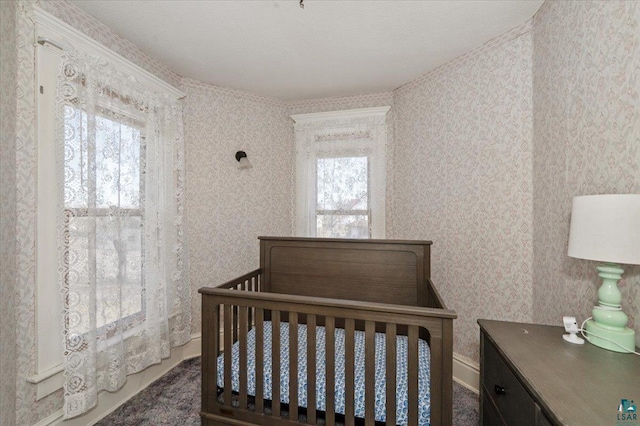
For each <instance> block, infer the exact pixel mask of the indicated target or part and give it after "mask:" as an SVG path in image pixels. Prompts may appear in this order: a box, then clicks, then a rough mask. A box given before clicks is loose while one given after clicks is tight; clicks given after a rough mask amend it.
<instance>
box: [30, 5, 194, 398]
mask: <svg viewBox="0 0 640 426" xmlns="http://www.w3.org/2000/svg"><path fill="white" fill-rule="evenodd" d="M33 21H34V23H35V31H34V36H35V39H34V40H33V45H34V46H35V81H34V85H35V88H36V90H35V94H36V99H35V101H36V104H35V106H36V111H35V112H36V122H35V125H36V141H37V144H36V147H37V148H36V162H37V196H36V197H37V198H36V203H37V208H36V235H35V252H36V272H35V280H36V295H35V296H36V300H35V310H36V317H35V324H36V341H35V352H36V353H35V361H36V362H35V371H34V372H33V375H32V376H29V377H28V378H27V381H28V382H30V383H33V384H36V385H37V386H36V399H38V400H39V399H41V398H43V397H45V396H47V395H49V394H51V393H53V392H55V391H57V390H59V389H60V388H62V386H63V383H64V377H63V374H62V371H63V352H64V349H63V339H62V338H61V336H62V335H63V333H62V328H63V321H62V311H63V297H62V295H61V291H60V286H59V282H58V266H59V265H58V258H57V255H56V253H57V249H58V244H57V242H58V230H57V224H56V218H55V212H56V211H57V209H58V204H57V202H58V194H59V193H60V192H59V190H61V188H59V187H58V185H57V183H56V181H57V174H56V173H57V171H56V164H55V163H56V162H55V160H54V159H55V158H56V155H57V154H56V149H55V134H56V130H55V129H56V123H55V115H56V113H55V108H56V98H55V97H56V86H57V83H58V81H57V78H58V71H59V66H60V63H61V55H62V47H64V45H65V44H66V43H69V44H70V45H73V46H76V47H78V48H81V49H83V51H85V52H90V53H92V54H95V55H97V56H101V57H102V58H104V59H105V60H106V61H108V62H109V63H110V64H113V65H114V66H115V67H117V68H118V69H119V70H120V71H122V72H123V73H126V74H128V75H131V76H134V77H135V78H136V80H137V81H138V82H139V83H140V85H141V87H144V88H145V89H147V90H150V91H152V92H154V93H162V94H165V95H167V96H168V97H171V98H173V99H178V98H181V97H183V96H184V94H183V93H181V92H179V91H178V90H176V89H175V88H173V87H172V86H170V85H169V84H167V83H165V82H163V81H161V80H159V79H158V78H157V77H155V76H153V75H152V74H150V73H148V72H147V71H144V70H142V69H141V68H139V67H137V66H136V65H134V64H132V63H131V62H129V61H127V60H125V59H124V58H122V57H121V56H119V55H117V54H116V53H114V52H112V51H110V50H109V49H107V48H105V47H104V46H103V45H101V44H99V43H97V42H95V41H94V40H92V39H90V38H88V37H87V36H86V35H85V34H83V33H81V32H80V31H78V30H76V29H75V28H73V27H71V26H69V25H67V24H65V23H64V22H62V21H60V20H59V19H57V18H55V17H53V16H52V15H50V14H49V13H47V12H46V11H44V10H42V9H40V8H39V7H38V6H35V5H34V6H33ZM58 43H59V44H58ZM109 104H110V105H109V106H105V108H104V114H103V118H104V120H109V121H111V122H112V124H111V126H112V127H113V128H115V127H119V128H120V130H123V127H122V126H123V125H124V126H127V127H129V128H130V130H131V131H132V132H138V133H139V135H138V136H139V139H140V140H139V142H140V144H139V145H140V147H139V149H140V152H139V158H140V160H139V161H143V160H141V159H142V158H144V152H143V150H144V134H143V132H142V129H141V127H140V126H138V125H136V124H135V123H136V120H137V117H133V116H131V115H129V116H128V117H124V115H123V111H121V110H119V109H118V108H117V107H114V105H116V104H117V103H116V102H113V103H112V102H109ZM69 112H70V113H71V111H69ZM76 113H79V114H82V112H81V111H76ZM118 117H120V118H122V120H120V119H119V118H118ZM105 122H106V121H105ZM133 145H136V144H133ZM131 164H132V165H133V166H134V167H138V170H141V168H140V166H139V165H137V166H136V165H134V163H131ZM87 182H88V180H86V179H85V184H86V183H87ZM143 182H144V180H143V179H141V178H140V179H139V182H138V183H137V184H134V185H130V188H132V189H133V191H134V192H138V191H142V189H143V188H142V185H144V183H143ZM108 201H109V200H107V202H105V204H104V205H100V206H96V207H94V208H93V211H90V210H89V207H88V205H65V209H64V212H65V215H64V216H65V220H66V224H68V226H69V228H68V229H67V228H66V227H65V231H64V233H65V235H68V233H70V232H73V229H72V228H73V227H74V226H76V225H77V224H78V223H79V222H81V221H82V220H83V218H85V217H87V214H88V213H89V212H90V213H91V214H92V215H93V214H94V213H96V214H97V215H98V216H99V215H101V214H105V215H106V214H107V212H108V213H109V214H110V215H111V216H115V217H123V218H126V219H123V221H122V226H124V227H125V228H126V227H129V228H131V230H132V232H130V233H129V235H127V232H124V235H126V237H127V238H125V239H126V240H127V241H123V243H124V245H125V249H126V248H127V247H128V248H129V249H131V247H132V246H135V247H136V248H135V250H136V251H139V252H140V253H143V252H144V247H143V246H142V244H143V241H144V240H143V239H139V238H137V237H136V235H137V234H138V233H142V232H144V229H143V228H140V227H139V226H136V225H135V224H134V222H136V221H138V222H141V221H142V219H143V218H144V209H143V208H141V207H140V206H141V205H142V204H138V205H133V204H132V205H126V203H125V204H123V203H113V202H111V203H110V202H108ZM120 201H121V200H120ZM115 205H117V206H118V207H115ZM94 216H95V215H94ZM74 221H75V222H76V223H73V222H74ZM127 221H128V222H129V223H125V222H127ZM116 222H117V221H116ZM65 226H66V225H65ZM138 246H139V247H140V248H139V249H138V248H137V247H138ZM118 249H122V247H113V249H112V250H114V251H117V250H118ZM63 259H64V257H63ZM64 261H65V262H66V261H73V259H68V258H67V259H66V260H64ZM120 266H121V267H118V268H117V269H118V270H117V271H115V272H114V274H116V275H117V274H126V275H127V277H130V278H131V281H132V284H133V287H135V286H136V285H137V287H138V288H137V289H136V290H135V291H134V294H133V297H132V303H131V306H130V307H129V308H125V310H127V309H128V311H129V312H128V314H127V315H125V316H124V318H122V319H121V320H120V323H121V324H120V326H121V329H122V328H123V326H124V328H125V329H127V330H131V331H133V330H134V329H135V326H136V324H140V323H141V321H142V320H143V319H144V317H143V314H142V312H144V304H145V301H144V297H139V295H140V294H144V271H143V270H141V269H139V270H136V271H134V270H132V269H131V268H130V267H129V265H126V264H123V265H120ZM67 302H68V301H67ZM105 312H106V315H105V317H104V318H105V320H103V321H102V322H101V323H100V322H98V323H99V329H98V333H100V332H102V333H103V334H104V335H105V336H106V340H105V341H106V344H107V345H108V344H109V329H110V326H111V324H112V322H111V321H109V317H110V315H109V308H106V309H105ZM111 317H113V315H111Z"/></svg>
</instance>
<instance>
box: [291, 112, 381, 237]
mask: <svg viewBox="0 0 640 426" xmlns="http://www.w3.org/2000/svg"><path fill="white" fill-rule="evenodd" d="M388 110H389V108H388V107H383V108H366V109H361V110H348V111H337V112H333V113H320V114H301V115H295V116H292V118H293V119H294V120H295V121H296V127H295V130H296V172H295V180H296V200H295V210H296V216H295V218H296V220H295V232H296V235H299V236H310V237H326V238H384V236H385V194H386V123H385V115H386V113H387V111H388Z"/></svg>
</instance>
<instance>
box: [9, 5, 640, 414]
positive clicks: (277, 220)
mask: <svg viewBox="0 0 640 426" xmlns="http://www.w3.org/2000/svg"><path fill="white" fill-rule="evenodd" d="M34 3H36V4H38V5H40V6H41V7H43V8H44V9H45V10H47V11H49V12H51V13H53V14H54V15H56V16H58V17H59V18H61V19H63V20H64V21H65V22H67V23H69V24H71V25H73V26H74V27H76V28H78V29H79V30H81V31H83V32H85V33H86V34H88V35H89V36H90V37H92V38H94V39H96V40H97V41H99V42H101V43H103V44H105V45H107V46H108V47H110V48H111V49H113V50H114V51H116V52H118V53H120V54H121V55H122V56H124V57H125V58H127V59H129V60H131V61H132V62H134V63H136V64H137V65H139V66H141V67H142V68H144V69H146V70H148V71H150V72H152V73H153V74H155V75H157V76H158V77H159V78H162V79H163V80H165V81H167V82H168V83H170V84H173V85H174V86H177V87H181V89H182V90H183V91H184V92H185V93H186V95H187V97H186V99H185V103H184V122H185V142H186V150H187V157H186V162H187V164H186V169H187V177H186V178H187V233H188V236H189V239H190V255H191V281H192V297H193V301H194V303H193V307H194V312H193V315H192V318H193V322H192V332H194V333H197V332H198V331H199V330H200V318H201V316H200V312H199V309H200V299H199V297H198V295H197V289H198V288H199V287H201V286H205V285H215V284H217V283H221V282H223V281H225V280H227V279H230V278H233V277H234V276H236V275H238V274H241V273H244V272H246V271H248V270H250V269H252V268H255V267H257V266H258V263H259V259H258V250H259V247H258V241H257V236H258V235H263V234H272V235H276V234H277V235H290V234H291V233H292V229H293V223H292V217H293V216H292V212H293V210H292V207H293V200H295V194H294V193H293V187H292V176H293V174H292V173H293V164H294V163H293V122H292V121H291V120H290V118H289V115H292V114H300V113H309V112H320V111H333V110H343V109H353V108H364V107H372V106H391V110H390V112H389V114H388V115H387V129H388V138H387V139H388V146H389V150H390V151H389V152H388V158H389V161H390V167H389V168H388V176H387V182H388V190H387V237H388V238H412V239H431V240H433V241H434V245H433V251H432V256H433V261H432V277H433V280H434V282H435V283H436V285H437V286H438V289H439V290H440V292H441V294H442V296H443V297H444V299H445V301H446V302H447V304H448V305H449V307H451V308H452V309H454V310H456V311H457V312H458V315H459V318H458V319H457V320H456V322H455V325H454V327H455V329H454V331H455V333H454V336H455V342H454V344H455V347H454V350H455V352H456V353H457V354H458V355H460V356H462V357H464V358H467V359H469V360H472V361H473V360H477V359H478V328H477V326H476V319H477V318H496V319H504V320H514V321H535V322H542V323H554V324H558V323H559V318H560V317H561V316H562V315H563V314H566V313H571V314H574V315H577V316H578V317H581V318H582V319H583V318H584V317H586V316H588V315H589V311H590V309H591V305H592V304H593V303H594V302H595V300H596V297H595V294H596V290H597V282H596V281H597V277H596V274H595V271H594V268H593V264H592V263H591V262H586V261H579V260H574V259H570V258H568V257H567V256H566V244H567V237H568V224H569V215H570V206H571V197H572V196H573V195H578V194H587V193H603V192H635V193H638V192H640V173H639V168H640V140H638V135H640V128H639V126H640V105H639V102H640V101H639V95H638V90H639V88H640V84H639V83H638V81H637V79H638V78H639V77H638V76H639V75H640V73H639V72H638V69H640V30H639V28H640V27H639V26H638V23H639V22H640V4H638V3H636V2H632V1H626V2H601V1H595V2H588V1H552V0H547V2H546V3H545V4H544V5H543V7H542V9H541V10H540V11H539V12H538V14H537V15H536V16H535V18H534V19H533V20H532V21H529V22H527V23H524V24H523V25H521V26H519V27H517V28H514V29H513V30H511V31H508V32H506V33H505V34H503V35H501V36H500V37H497V38H496V39H494V40H491V41H489V42H488V43H485V44H483V45H482V46H479V47H478V48H476V49H474V50H473V51H471V52H469V53H467V54H465V55H463V56H461V57H459V58H457V59H455V60H454V61H451V62H449V63H448V64H445V65H443V66H442V67H440V68H438V69H435V70H433V71H430V72H428V73H426V74H424V75H423V76H421V77H419V78H417V79H416V80H414V81H412V82H410V83H408V84H406V85H404V86H402V87H400V88H398V89H396V90H395V91H393V92H385V93H377V94H371V95H361V96H351V97H344V98H327V99H316V100H303V101H293V102H284V101H280V100H278V99H273V98H265V97H261V96H258V95H254V94H251V93H246V92H240V91H237V90H233V89H227V88H221V87H216V86H211V85H207V84H203V83H200V82H197V81H194V80H189V79H182V78H181V77H180V76H178V75H177V74H175V73H174V72H173V71H172V70H171V69H169V68H168V67H167V66H165V65H164V64H162V63H160V62H158V61H157V60H155V59H153V58H151V57H149V56H147V55H145V54H144V53H143V52H140V51H139V50H138V49H137V48H136V47H135V46H134V45H133V44H132V43H131V42H129V41H127V40H125V39H122V38H121V37H119V36H118V35H117V34H115V33H113V32H112V31H111V30H110V29H109V28H107V27H106V26H105V25H103V24H101V23H100V22H98V21H97V20H95V19H94V18H93V17H91V16H89V15H87V14H86V13H84V12H82V11H80V10H79V9H78V8H77V7H75V6H74V5H73V4H71V3H69V2H68V1H66V0H49V1H46V0H19V1H16V2H7V1H0V7H1V11H2V13H1V14H0V15H1V18H0V19H1V21H0V23H1V27H0V37H1V40H0V49H1V50H0V52H1V55H2V60H1V61H0V62H1V66H2V77H1V78H0V90H1V91H2V93H3V94H5V93H12V92H15V93H16V98H15V100H16V102H15V103H13V102H11V101H10V100H9V101H8V100H7V99H10V97H6V96H3V98H2V105H1V106H2V108H1V115H0V117H1V118H2V122H1V123H0V126H1V127H0V129H1V131H2V140H1V141H0V143H1V145H0V146H1V148H2V151H3V155H2V158H1V159H0V161H1V163H0V165H1V166H2V169H1V170H0V178H2V181H3V182H4V183H8V184H6V185H3V186H2V193H1V196H2V211H1V213H2V223H0V243H1V244H2V249H3V250H5V249H7V250H11V249H12V248H13V247H14V248H15V265H13V263H12V260H11V258H12V256H10V255H9V256H4V253H3V257H2V262H3V263H2V265H1V266H2V268H0V269H1V271H0V274H1V276H0V278H2V282H3V283H6V282H9V283H14V282H15V286H12V285H9V286H8V291H9V292H11V291H14V292H15V300H11V299H7V298H5V297H4V294H5V293H4V292H5V291H7V286H6V285H4V286H3V290H2V291H3V297H0V308H1V309H2V312H3V315H2V323H1V324H0V332H2V341H3V345H2V353H1V361H0V362H1V363H2V364H1V365H0V367H1V368H0V375H1V376H0V378H1V379H2V382H1V383H2V384H1V385H0V386H1V387H0V394H1V395H2V398H1V400H0V409H2V417H0V423H2V424H13V423H15V424H18V425H32V424H34V423H36V422H38V421H39V420H41V419H43V418H45V417H47V416H49V415H50V414H52V413H53V412H55V411H56V410H58V409H59V408H60V407H61V392H57V393H54V394H53V395H50V396H48V397H46V398H44V399H42V400H40V401H36V399H35V387H34V386H33V385H30V384H28V383H27V382H26V381H25V378H26V377H27V376H29V375H31V374H32V373H33V369H34V365H35V362H34V356H35V342H34V336H35V322H34V288H35V278H34V276H35V272H34V271H35V253H34V247H35V246H34V240H33V235H34V230H35V162H34V155H35V139H34V133H33V130H34V129H33V125H32V123H33V120H34V98H35V93H34V90H33V85H32V81H33V59H34V58H33V50H32V48H31V43H30V40H32V37H33V24H32V21H31V20H30V18H29V10H30V7H31V5H32V4H34ZM14 17H15V21H14ZM7 58H9V60H7ZM11 135H15V137H14V138H13V137H11ZM7 136H9V137H7ZM237 150H244V151H246V152H247V154H248V156H249V159H250V161H251V162H252V164H253V168H252V169H249V170H239V169H237V168H236V167H235V159H234V154H235V152H236V151H237ZM5 153H9V155H5ZM14 153H15V163H12V160H11V159H12V158H13V156H14ZM13 209H15V213H13V211H14V210H13ZM14 233H15V238H14ZM5 262H6V263H5ZM5 266H6V267H5ZM639 284H640V268H638V267H634V268H631V267H629V268H627V273H626V278H625V279H624V280H623V282H622V283H621V287H622V291H623V295H624V300H623V305H624V307H625V309H626V311H627V312H628V313H629V314H630V316H631V318H632V321H633V324H634V327H635V329H636V330H637V331H638V335H637V336H640V320H638V318H640V300H639V299H640V285H639ZM13 302H15V303H13ZM12 310H13V311H14V312H15V321H13V319H12V315H11V312H12ZM5 312H7V313H8V315H5ZM7 318H8V319H9V321H7ZM13 333H15V334H13ZM6 335H8V336H10V337H9V340H8V341H9V342H11V341H12V339H14V341H15V347H12V346H13V345H11V344H9V345H6V344H5V342H6V341H7V340H5V336H6ZM12 336H13V337H12ZM638 343H639V344H640V340H639V341H638ZM11 359H16V363H15V365H14V364H13V363H12V362H10V361H11ZM6 394H8V395H9V396H8V397H7V396H6ZM12 395H15V399H14V398H13V396H12ZM14 402H15V404H14ZM12 405H15V407H16V408H15V411H13V412H12V411H11V408H10V406H12ZM7 410H9V411H7ZM13 413H15V422H13V420H14V418H13V416H14V414H13ZM7 416H8V417H7Z"/></svg>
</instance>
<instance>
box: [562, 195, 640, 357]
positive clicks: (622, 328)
mask: <svg viewBox="0 0 640 426" xmlns="http://www.w3.org/2000/svg"><path fill="white" fill-rule="evenodd" d="M568 255H569V256H571V257H574V258H576V259H588V260H596V261H599V262H603V264H602V265H598V266H597V267H596V269H597V270H598V275H599V276H600V278H602V286H600V288H599V289H598V299H599V305H598V306H594V307H593V311H592V319H590V320H588V321H587V326H586V333H587V337H588V338H589V339H588V340H589V342H590V343H592V344H594V345H596V346H599V347H601V348H604V349H608V350H610V351H615V352H633V351H634V350H635V333H634V331H633V330H632V329H630V328H629V327H627V322H628V320H629V318H628V317H627V315H626V314H625V313H624V312H623V311H622V307H621V306H620V302H621V301H622V294H621V293H620V290H619V289H618V280H620V278H622V274H623V272H624V270H623V269H622V268H621V267H620V264H631V265H640V195H639V194H613V195H584V196H579V197H574V198H573V207H572V209H571V231H570V233H569V251H568Z"/></svg>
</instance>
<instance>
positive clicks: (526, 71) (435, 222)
mask: <svg viewBox="0 0 640 426" xmlns="http://www.w3.org/2000/svg"><path fill="white" fill-rule="evenodd" d="M530 29H531V25H530V23H526V24H524V25H523V26H522V27H519V28H516V29H514V30H512V31H511V32H510V33H508V34H507V35H505V36H502V37H500V39H499V40H498V41H499V42H496V41H491V42H489V43H488V46H487V45H484V46H481V47H480V48H478V49H476V50H474V52H471V53H470V54H468V55H466V57H465V58H464V59H462V60H457V61H454V62H452V63H449V64H446V65H443V66H442V67H440V68H437V69H435V70H433V71H431V72H429V73H428V74H426V75H425V76H423V77H421V78H419V79H418V80H417V81H415V82H412V83H409V84H408V85H406V86H403V87H401V88H399V89H398V90H396V91H395V92H394V95H395V117H396V122H395V130H396V135H395V137H396V141H397V146H396V159H395V160H396V165H397V167H396V179H395V182H394V184H395V188H394V195H395V209H396V211H395V216H396V219H395V221H396V235H395V236H396V237H398V238H408V239H429V240H432V241H433V246H432V252H431V253H432V254H431V256H432V266H431V268H432V273H431V275H432V280H433V282H434V283H435V285H436V286H437V288H438V289H439V292H440V294H441V295H442V297H443V298H444V301H445V303H446V304H447V306H448V307H449V308H450V309H453V310H455V311H456V312H457V313H458V319H456V321H454V352H455V353H456V354H458V355H461V356H463V357H465V358H468V359H470V360H474V361H477V360H478V336H479V331H478V327H477V325H476V320H477V319H478V318H493V319H502V320H512V321H530V320H531V316H532V306H531V303H532V300H531V292H532V289H531V282H532V278H531V277H532V265H531V250H532V214H531V210H532V176H531V167H532V157H531V154H532V145H531V140H532V108H533V105H532V99H531V97H532V74H531V55H532V48H533V39H532V33H531V31H530ZM399 165H402V167H400V166H399Z"/></svg>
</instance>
